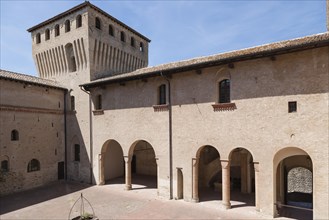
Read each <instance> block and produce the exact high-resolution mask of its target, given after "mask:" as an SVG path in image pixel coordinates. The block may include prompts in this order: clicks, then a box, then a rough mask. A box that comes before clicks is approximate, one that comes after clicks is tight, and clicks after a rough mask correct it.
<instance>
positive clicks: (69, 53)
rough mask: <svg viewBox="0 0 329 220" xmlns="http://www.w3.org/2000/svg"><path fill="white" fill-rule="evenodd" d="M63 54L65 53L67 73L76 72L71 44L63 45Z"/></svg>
mask: <svg viewBox="0 0 329 220" xmlns="http://www.w3.org/2000/svg"><path fill="white" fill-rule="evenodd" d="M65 53H66V58H67V63H68V67H69V71H70V72H75V71H77V65H76V61H75V56H74V51H73V45H72V44H71V43H68V44H66V45H65Z"/></svg>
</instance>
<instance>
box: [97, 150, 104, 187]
mask: <svg viewBox="0 0 329 220" xmlns="http://www.w3.org/2000/svg"><path fill="white" fill-rule="evenodd" d="M98 161H99V164H98V166H99V174H98V175H99V184H98V185H104V184H105V178H104V153H101V154H98Z"/></svg>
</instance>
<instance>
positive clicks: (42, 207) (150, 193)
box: [0, 182, 271, 220]
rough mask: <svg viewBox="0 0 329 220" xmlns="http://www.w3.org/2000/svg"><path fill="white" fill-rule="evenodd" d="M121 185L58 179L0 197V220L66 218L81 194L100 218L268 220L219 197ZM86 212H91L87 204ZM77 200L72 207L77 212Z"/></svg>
mask: <svg viewBox="0 0 329 220" xmlns="http://www.w3.org/2000/svg"><path fill="white" fill-rule="evenodd" d="M123 188H124V185H123V184H110V185H104V186H90V185H86V184H79V183H71V182H58V183H54V184H52V185H49V186H47V187H43V188H38V189H34V190H30V191H26V192H22V193H17V194H14V195H9V196H5V197H2V198H1V201H0V219H1V220H2V219H69V213H70V209H71V207H72V206H73V204H74V203H75V201H76V200H77V199H78V198H79V197H80V195H81V193H83V195H84V197H85V198H87V199H88V201H89V202H90V203H91V204H92V206H93V209H94V211H95V214H96V216H97V217H98V218H99V219H271V217H269V216H265V215H262V214H261V213H259V212H256V211H255V207H253V206H243V205H239V202H236V201H232V207H236V208H232V209H230V210H224V209H223V208H222V207H221V206H220V201H219V200H212V201H204V202H200V203H190V202H185V201H183V200H167V199H163V198H159V197H158V196H157V195H156V194H157V192H156V189H154V188H145V187H144V186H143V185H136V184H133V190H131V191H124V190H123ZM84 204H85V205H84V208H85V211H86V212H89V213H92V210H91V209H90V208H89V207H88V205H87V203H84ZM80 207H81V206H80V202H78V203H77V205H76V206H75V207H74V208H73V209H72V215H71V218H73V217H75V216H77V215H78V212H79V210H80Z"/></svg>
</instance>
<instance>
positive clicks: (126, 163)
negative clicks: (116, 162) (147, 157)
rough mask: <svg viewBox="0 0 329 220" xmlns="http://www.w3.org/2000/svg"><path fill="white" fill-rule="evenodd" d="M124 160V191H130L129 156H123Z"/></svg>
mask: <svg viewBox="0 0 329 220" xmlns="http://www.w3.org/2000/svg"><path fill="white" fill-rule="evenodd" d="M124 159H125V174H126V176H125V179H126V185H125V190H131V158H130V157H129V156H124Z"/></svg>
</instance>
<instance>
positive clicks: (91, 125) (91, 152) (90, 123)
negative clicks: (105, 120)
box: [80, 86, 94, 185]
mask: <svg viewBox="0 0 329 220" xmlns="http://www.w3.org/2000/svg"><path fill="white" fill-rule="evenodd" d="M80 89H81V90H82V91H83V92H85V93H87V94H88V97H89V136H90V140H89V150H90V184H91V185H92V184H93V163H94V162H93V161H94V160H93V120H92V119H93V118H92V114H91V98H90V92H89V91H87V90H85V89H84V88H83V87H82V86H80Z"/></svg>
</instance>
